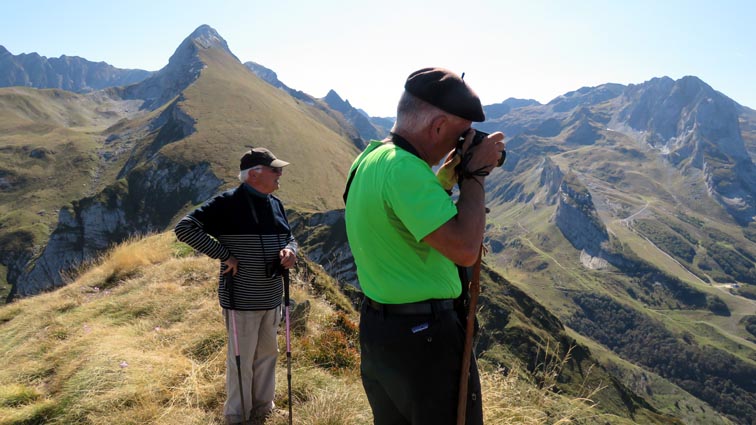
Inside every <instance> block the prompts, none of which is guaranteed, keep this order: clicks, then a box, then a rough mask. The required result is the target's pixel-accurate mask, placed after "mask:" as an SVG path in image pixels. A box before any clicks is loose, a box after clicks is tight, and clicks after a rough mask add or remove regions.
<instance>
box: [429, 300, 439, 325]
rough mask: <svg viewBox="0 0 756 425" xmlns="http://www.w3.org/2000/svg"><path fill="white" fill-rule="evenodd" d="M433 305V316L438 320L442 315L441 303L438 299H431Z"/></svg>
mask: <svg viewBox="0 0 756 425" xmlns="http://www.w3.org/2000/svg"><path fill="white" fill-rule="evenodd" d="M430 305H431V312H432V313H433V318H434V319H436V320H438V318H439V316H441V311H440V310H441V309H440V308H439V303H438V301H436V300H431V301H430Z"/></svg>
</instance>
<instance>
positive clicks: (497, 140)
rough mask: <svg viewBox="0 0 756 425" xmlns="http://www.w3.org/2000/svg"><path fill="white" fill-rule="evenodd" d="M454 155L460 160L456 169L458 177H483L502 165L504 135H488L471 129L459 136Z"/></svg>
mask: <svg viewBox="0 0 756 425" xmlns="http://www.w3.org/2000/svg"><path fill="white" fill-rule="evenodd" d="M455 153H456V155H457V156H459V157H460V158H461V161H460V163H459V165H457V167H456V171H457V175H458V176H461V177H463V178H472V177H485V176H487V175H488V174H489V173H490V172H491V171H492V170H493V169H494V168H495V167H501V166H502V164H504V160H505V159H506V150H505V146H504V133H502V132H500V131H497V132H496V133H493V134H488V133H485V132H483V131H480V130H475V129H472V128H471V129H469V130H467V131H466V132H465V133H463V134H461V135H460V136H459V141H458V143H457V149H456V151H455Z"/></svg>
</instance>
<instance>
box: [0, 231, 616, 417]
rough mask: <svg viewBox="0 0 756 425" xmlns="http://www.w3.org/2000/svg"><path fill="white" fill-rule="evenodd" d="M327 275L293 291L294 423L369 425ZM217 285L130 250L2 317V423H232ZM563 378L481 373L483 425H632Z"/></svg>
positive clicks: (158, 246)
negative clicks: (303, 308)
mask: <svg viewBox="0 0 756 425" xmlns="http://www.w3.org/2000/svg"><path fill="white" fill-rule="evenodd" d="M317 269H319V268H318V267H313V266H311V265H306V266H305V267H303V268H300V269H299V272H297V273H296V274H295V277H294V279H293V285H292V299H293V300H294V301H295V304H300V305H303V304H304V303H305V302H309V304H310V310H309V315H308V316H306V319H304V320H303V321H298V320H297V321H295V320H294V319H292V322H293V324H294V325H295V326H294V328H295V329H297V330H296V331H295V332H294V333H293V337H292V359H293V360H292V377H293V378H292V386H293V394H294V400H295V402H294V405H293V408H294V415H295V423H309V424H317V423H320V424H325V423H328V424H349V425H353V424H369V423H371V422H372V418H371V416H370V413H369V412H370V410H369V406H368V404H367V400H366V398H365V395H364V392H363V390H362V387H361V385H360V382H359V376H358V373H359V372H358V362H359V354H358V352H357V349H356V337H357V334H356V328H355V326H356V325H355V321H356V313H355V312H354V310H353V309H352V308H351V306H350V304H348V303H345V299H344V298H343V295H339V294H338V293H336V292H334V291H333V290H332V288H333V286H334V285H335V282H333V281H332V280H331V279H330V278H328V277H327V276H325V275H323V274H322V273H319V272H317V271H315V270H317ZM216 285H217V263H216V262H214V261H212V260H210V259H208V258H206V257H203V256H199V257H198V256H194V255H193V254H192V251H191V250H190V249H187V247H186V246H185V245H183V244H179V243H176V241H175V239H174V237H173V235H172V234H161V235H155V236H151V237H147V238H144V239H141V240H138V241H132V242H129V243H125V244H122V245H121V246H119V247H117V248H115V249H114V250H113V251H112V252H110V253H108V254H107V255H106V256H104V257H103V258H102V260H101V261H99V262H98V263H97V264H94V265H92V266H91V267H90V268H87V269H83V270H82V272H81V274H80V275H79V277H78V278H77V279H76V280H75V281H74V282H73V283H71V284H70V285H68V286H66V287H64V288H61V289H59V290H57V291H55V292H51V293H46V294H42V295H39V296H35V297H31V298H27V299H23V300H20V301H17V302H15V303H13V304H9V305H5V306H2V307H0V357H1V358H2V359H3V361H4V365H5V366H4V367H3V368H2V369H0V424H3V425H8V424H17V425H18V424H32V423H47V424H106V423H119V424H143V423H154V424H220V423H222V405H223V399H224V374H225V370H224V369H225V366H224V365H225V341H226V335H225V331H224V329H223V327H222V318H221V314H220V308H219V307H218V305H217V299H216V294H215V288H216ZM315 293H329V294H331V295H328V297H329V299H331V301H326V300H325V299H324V298H321V297H319V296H315V295H313V294H315ZM337 305H341V306H342V307H340V308H339V307H335V306H337ZM299 329H301V331H300V330H299ZM279 344H280V346H281V347H283V346H284V340H283V335H279ZM285 361H286V357H285V356H283V355H282V356H280V357H279V364H278V370H277V380H278V383H279V385H278V388H277V390H276V404H277V405H278V406H279V408H281V409H282V411H285V410H286V409H287V397H286V384H285V382H286V377H285V375H286V363H285ZM558 368H559V365H555V366H554V367H550V368H549V369H548V370H545V371H544V374H543V375H544V377H545V379H544V380H543V382H544V386H543V387H536V386H534V385H532V384H529V383H528V381H527V380H525V379H523V378H521V376H522V375H523V374H522V372H521V371H520V370H517V369H513V370H512V371H511V372H509V373H507V374H502V373H501V372H496V371H489V372H486V373H484V379H483V383H484V388H485V390H484V394H485V397H486V398H485V415H486V423H490V424H514V423H517V424H552V423H557V422H559V423H561V422H560V421H576V422H578V423H629V422H628V421H627V420H626V419H622V418H616V417H612V416H609V415H603V414H599V413H597V412H596V411H595V409H594V408H593V406H592V404H591V403H590V400H581V399H573V398H570V397H564V396H560V395H557V394H555V393H553V392H551V389H552V388H553V386H554V384H555V376H556V375H557V374H558V372H559V370H558ZM588 395H590V394H588ZM268 423H269V424H284V423H286V420H285V419H284V416H283V415H278V416H277V417H276V418H274V419H271V420H269V421H268ZM565 423H566V422H565Z"/></svg>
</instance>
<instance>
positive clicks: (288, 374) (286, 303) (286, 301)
mask: <svg viewBox="0 0 756 425" xmlns="http://www.w3.org/2000/svg"><path fill="white" fill-rule="evenodd" d="M283 278H284V306H285V307H286V380H287V381H288V382H289V425H291V423H292V414H291V336H290V333H289V270H288V269H284V270H283Z"/></svg>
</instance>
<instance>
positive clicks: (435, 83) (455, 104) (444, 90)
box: [404, 68, 486, 122]
mask: <svg viewBox="0 0 756 425" xmlns="http://www.w3.org/2000/svg"><path fill="white" fill-rule="evenodd" d="M404 90H406V91H407V92H409V93H410V94H411V95H413V96H415V97H417V98H419V99H422V100H424V101H426V102H428V103H430V104H431V105H433V106H435V107H437V108H439V109H441V110H443V111H445V112H448V113H450V114H453V115H456V116H458V117H461V118H464V119H467V120H470V121H477V122H483V121H485V120H486V115H485V114H484V113H483V106H482V105H481V104H480V98H478V95H477V94H475V92H474V91H473V90H472V89H471V88H470V87H468V86H467V84H466V83H465V82H464V80H462V78H460V76H459V75H457V74H455V73H453V72H451V71H449V70H447V69H443V68H423V69H421V70H418V71H415V72H413V73H412V74H410V76H409V77H407V82H406V83H404Z"/></svg>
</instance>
